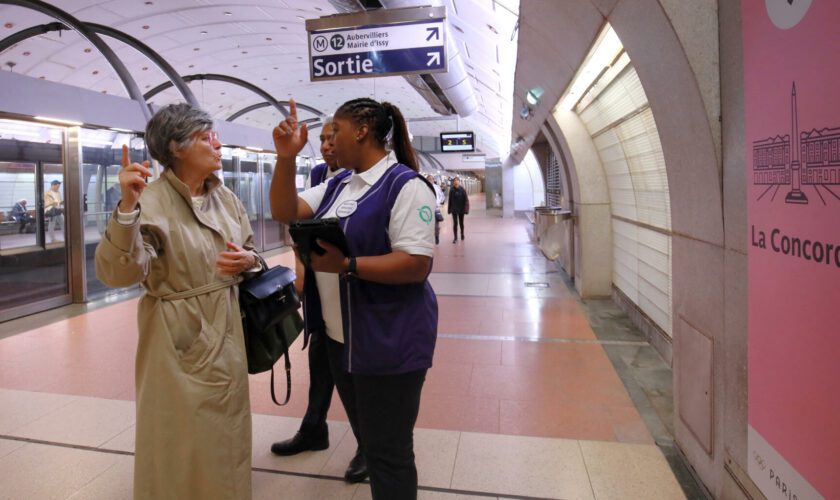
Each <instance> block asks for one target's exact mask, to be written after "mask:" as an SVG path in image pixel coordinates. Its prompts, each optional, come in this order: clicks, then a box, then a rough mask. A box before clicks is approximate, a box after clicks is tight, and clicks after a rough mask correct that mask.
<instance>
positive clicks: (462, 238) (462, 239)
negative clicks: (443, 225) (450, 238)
mask: <svg viewBox="0 0 840 500" xmlns="http://www.w3.org/2000/svg"><path fill="white" fill-rule="evenodd" d="M461 241H464V233H461Z"/></svg>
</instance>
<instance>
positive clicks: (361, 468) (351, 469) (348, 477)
mask: <svg viewBox="0 0 840 500" xmlns="http://www.w3.org/2000/svg"><path fill="white" fill-rule="evenodd" d="M367 477H368V468H367V460H365V456H364V454H362V451H361V450H360V449H359V448H356V456H355V457H353V460H350V465H348V466H347V470H346V471H345V472H344V480H345V481H347V482H348V483H361V482H362V481H364V480H365V479H367Z"/></svg>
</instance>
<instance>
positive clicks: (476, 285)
mask: <svg viewBox="0 0 840 500" xmlns="http://www.w3.org/2000/svg"><path fill="white" fill-rule="evenodd" d="M488 279H489V277H488V275H485V274H467V273H458V274H454V273H452V274H450V273H432V274H431V275H430V276H429V282H430V283H431V284H432V288H434V290H435V293H437V294H440V295H475V296H481V297H483V296H484V295H486V294H487V286H488Z"/></svg>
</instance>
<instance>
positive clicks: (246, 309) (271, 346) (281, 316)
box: [239, 261, 303, 406]
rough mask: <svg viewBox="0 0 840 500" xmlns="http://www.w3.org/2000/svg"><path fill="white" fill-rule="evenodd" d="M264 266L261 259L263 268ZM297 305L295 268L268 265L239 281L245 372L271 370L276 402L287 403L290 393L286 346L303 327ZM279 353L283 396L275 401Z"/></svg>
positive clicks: (290, 385)
mask: <svg viewBox="0 0 840 500" xmlns="http://www.w3.org/2000/svg"><path fill="white" fill-rule="evenodd" d="M266 267H267V266H266V265H265V262H264V261H263V269H265V268H266ZM299 307H300V298H298V295H297V292H296V291H295V272H294V271H292V270H291V269H289V268H288V267H283V266H277V267H274V268H272V269H268V270H266V271H263V272H262V273H260V274H258V275H256V276H254V277H251V278H249V279H247V280H245V281H243V282H242V283H240V285H239V309H240V312H241V314H242V330H243V331H244V333H245V354H246V356H247V358H248V373H251V374H255V373H262V372H265V371H268V370H271V400H272V401H274V404H276V405H278V406H283V405H285V404H286V403H288V402H289V398H290V397H291V393H292V374H291V370H292V365H291V363H290V362H289V346H291V345H292V343H293V342H294V341H295V339H297V337H298V335H300V332H301V331H302V330H303V320H302V319H301V317H300V314H299V313H298V308H299ZM281 356H284V357H285V369H286V400H285V401H284V402H283V403H278V402H277V398H276V397H275V394H274V364H275V363H277V360H279V359H280V357H281Z"/></svg>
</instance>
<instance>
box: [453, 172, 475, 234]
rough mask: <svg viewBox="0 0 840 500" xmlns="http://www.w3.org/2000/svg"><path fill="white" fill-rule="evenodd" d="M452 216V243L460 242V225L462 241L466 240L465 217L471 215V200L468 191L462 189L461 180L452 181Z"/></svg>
mask: <svg viewBox="0 0 840 500" xmlns="http://www.w3.org/2000/svg"><path fill="white" fill-rule="evenodd" d="M447 211H448V212H449V213H450V214H452V229H453V239H452V243H457V242H458V225H459V224H460V225H461V239H462V240H463V239H464V215H466V214H468V213H470V198H469V196H467V191H466V190H465V189H464V188H462V187H461V179H459V178H457V177H456V178H455V179H453V180H452V187H451V188H449V209H448V210H447Z"/></svg>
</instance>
